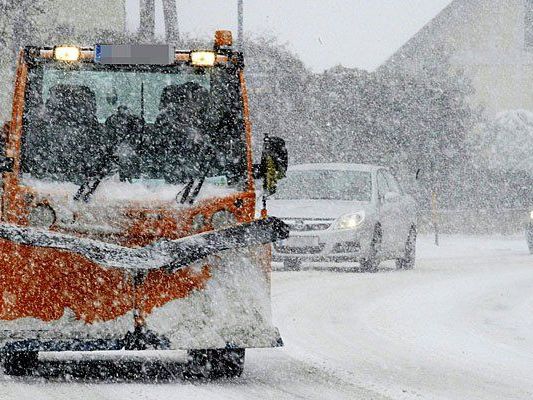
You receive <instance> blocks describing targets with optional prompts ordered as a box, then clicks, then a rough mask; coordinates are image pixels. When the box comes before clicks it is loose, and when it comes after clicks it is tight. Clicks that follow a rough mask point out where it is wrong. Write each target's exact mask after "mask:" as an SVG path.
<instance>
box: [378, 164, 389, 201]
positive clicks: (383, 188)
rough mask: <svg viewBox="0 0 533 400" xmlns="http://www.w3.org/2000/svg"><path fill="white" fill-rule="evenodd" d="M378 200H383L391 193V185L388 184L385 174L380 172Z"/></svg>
mask: <svg viewBox="0 0 533 400" xmlns="http://www.w3.org/2000/svg"><path fill="white" fill-rule="evenodd" d="M377 179H378V198H380V199H383V197H384V196H385V193H387V192H388V191H389V185H388V184H387V179H386V178H385V175H383V172H381V171H380V172H378V177H377Z"/></svg>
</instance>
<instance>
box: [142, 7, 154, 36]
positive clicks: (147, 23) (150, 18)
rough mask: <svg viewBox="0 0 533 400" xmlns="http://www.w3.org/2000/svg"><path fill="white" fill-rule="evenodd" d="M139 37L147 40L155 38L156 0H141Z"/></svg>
mask: <svg viewBox="0 0 533 400" xmlns="http://www.w3.org/2000/svg"><path fill="white" fill-rule="evenodd" d="M139 37H140V39H141V40H142V41H145V42H153V41H154V39H155V0H141V23H140V26H139Z"/></svg>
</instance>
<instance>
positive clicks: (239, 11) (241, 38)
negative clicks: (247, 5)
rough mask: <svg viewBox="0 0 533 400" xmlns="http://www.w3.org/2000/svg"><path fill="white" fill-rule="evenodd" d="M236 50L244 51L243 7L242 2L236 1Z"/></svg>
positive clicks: (241, 0)
mask: <svg viewBox="0 0 533 400" xmlns="http://www.w3.org/2000/svg"><path fill="white" fill-rule="evenodd" d="M237 14H238V22H237V25H238V27H237V48H238V49H239V50H241V51H244V5H243V0H237Z"/></svg>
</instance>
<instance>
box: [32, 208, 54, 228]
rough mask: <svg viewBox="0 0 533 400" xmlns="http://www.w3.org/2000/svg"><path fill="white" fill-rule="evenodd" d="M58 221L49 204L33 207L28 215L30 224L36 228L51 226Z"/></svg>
mask: <svg viewBox="0 0 533 400" xmlns="http://www.w3.org/2000/svg"><path fill="white" fill-rule="evenodd" d="M54 222H56V213H55V211H54V210H53V209H52V207H50V206H49V205H47V204H39V205H37V206H36V207H34V208H32V210H31V211H30V214H29V215H28V224H29V225H30V226H33V227H36V228H45V229H48V228H50V227H51V226H52V225H53V224H54Z"/></svg>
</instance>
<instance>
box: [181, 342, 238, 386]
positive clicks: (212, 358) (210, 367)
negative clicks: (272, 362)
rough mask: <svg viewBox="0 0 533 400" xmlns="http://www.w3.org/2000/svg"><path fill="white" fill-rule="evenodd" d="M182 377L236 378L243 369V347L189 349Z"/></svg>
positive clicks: (194, 378)
mask: <svg viewBox="0 0 533 400" xmlns="http://www.w3.org/2000/svg"><path fill="white" fill-rule="evenodd" d="M187 358H188V360H187V365H186V366H185V369H184V371H183V377H184V379H188V380H196V379H209V380H215V379H221V378H238V377H239V376H241V374H242V372H243V371H244V359H245V349H209V350H190V351H189V352H188V357H187Z"/></svg>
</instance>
